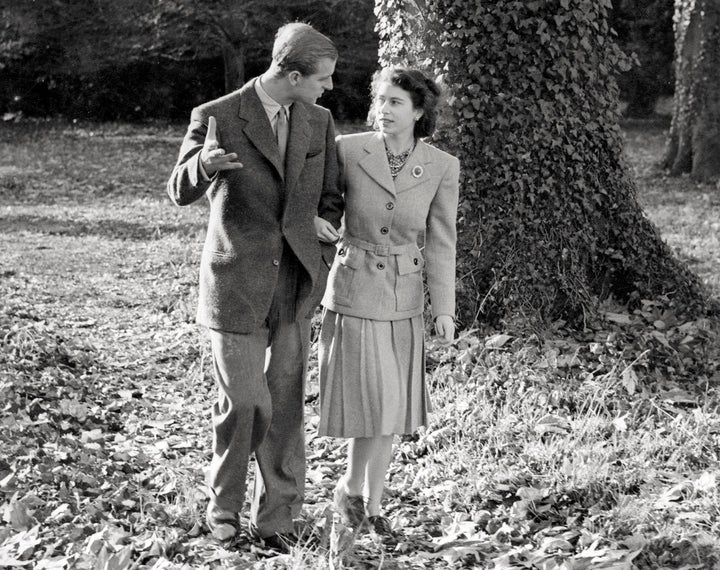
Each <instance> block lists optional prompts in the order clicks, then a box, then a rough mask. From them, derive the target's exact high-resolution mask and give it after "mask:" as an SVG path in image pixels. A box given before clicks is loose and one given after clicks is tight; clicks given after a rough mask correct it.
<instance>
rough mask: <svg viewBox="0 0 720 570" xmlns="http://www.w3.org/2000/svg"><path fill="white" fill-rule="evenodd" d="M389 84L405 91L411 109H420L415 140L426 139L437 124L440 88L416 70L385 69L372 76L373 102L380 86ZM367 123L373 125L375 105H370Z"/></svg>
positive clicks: (401, 68)
mask: <svg viewBox="0 0 720 570" xmlns="http://www.w3.org/2000/svg"><path fill="white" fill-rule="evenodd" d="M382 83H390V84H391V85H395V86H397V87H400V89H403V90H404V91H407V92H408V94H409V95H410V100H411V101H412V104H413V107H414V108H415V109H422V111H423V114H422V116H421V117H420V118H419V119H418V120H417V122H416V123H415V130H414V131H413V134H414V135H415V138H423V137H428V136H430V135H431V134H433V132H434V131H435V124H436V123H437V105H438V101H439V99H440V87H438V85H437V83H435V81H433V80H432V79H430V78H429V77H427V76H426V75H425V74H424V73H423V72H422V71H419V70H417V69H407V68H404V67H385V68H383V69H380V70H379V71H376V72H375V74H374V75H373V79H372V84H371V86H370V92H371V94H372V98H373V101H374V100H375V97H377V94H378V91H379V90H380V85H381V84H382ZM368 122H369V123H370V124H371V125H372V124H375V105H370V113H369V114H368Z"/></svg>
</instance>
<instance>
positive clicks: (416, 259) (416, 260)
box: [413, 257, 418, 265]
mask: <svg viewBox="0 0 720 570" xmlns="http://www.w3.org/2000/svg"><path fill="white" fill-rule="evenodd" d="M413 263H414V264H415V265H417V264H418V258H417V257H413Z"/></svg>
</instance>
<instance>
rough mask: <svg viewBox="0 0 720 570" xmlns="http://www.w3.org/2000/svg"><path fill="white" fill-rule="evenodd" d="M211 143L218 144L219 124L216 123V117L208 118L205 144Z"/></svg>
mask: <svg viewBox="0 0 720 570" xmlns="http://www.w3.org/2000/svg"><path fill="white" fill-rule="evenodd" d="M209 142H214V143H216V144H217V124H216V123H215V117H208V130H207V134H206V135H205V144H207V143H209Z"/></svg>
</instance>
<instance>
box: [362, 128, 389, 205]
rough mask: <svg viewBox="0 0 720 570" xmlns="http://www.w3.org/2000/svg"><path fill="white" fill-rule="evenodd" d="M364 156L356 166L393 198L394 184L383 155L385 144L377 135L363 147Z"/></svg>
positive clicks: (385, 157) (380, 136)
mask: <svg viewBox="0 0 720 570" xmlns="http://www.w3.org/2000/svg"><path fill="white" fill-rule="evenodd" d="M365 153H366V154H365V156H364V157H362V158H361V159H360V160H359V161H358V164H359V165H360V168H362V169H363V170H364V171H365V172H366V173H367V175H368V176H370V178H372V179H373V180H374V181H375V182H377V183H378V184H379V185H380V186H382V187H383V188H384V189H385V190H387V191H388V192H390V194H392V195H393V196H395V182H394V181H393V179H392V175H391V174H390V165H389V164H388V161H387V156H386V154H385V144H384V143H383V139H382V135H380V134H379V133H378V134H376V135H375V136H373V137H372V138H371V139H370V140H369V141H368V142H367V144H366V145H365Z"/></svg>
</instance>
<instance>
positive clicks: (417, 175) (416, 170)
mask: <svg viewBox="0 0 720 570" xmlns="http://www.w3.org/2000/svg"><path fill="white" fill-rule="evenodd" d="M423 172H425V171H424V170H423V167H422V166H420V165H419V164H418V165H417V166H413V169H412V175H413V176H414V177H415V178H420V177H421V176H422V175H423Z"/></svg>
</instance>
